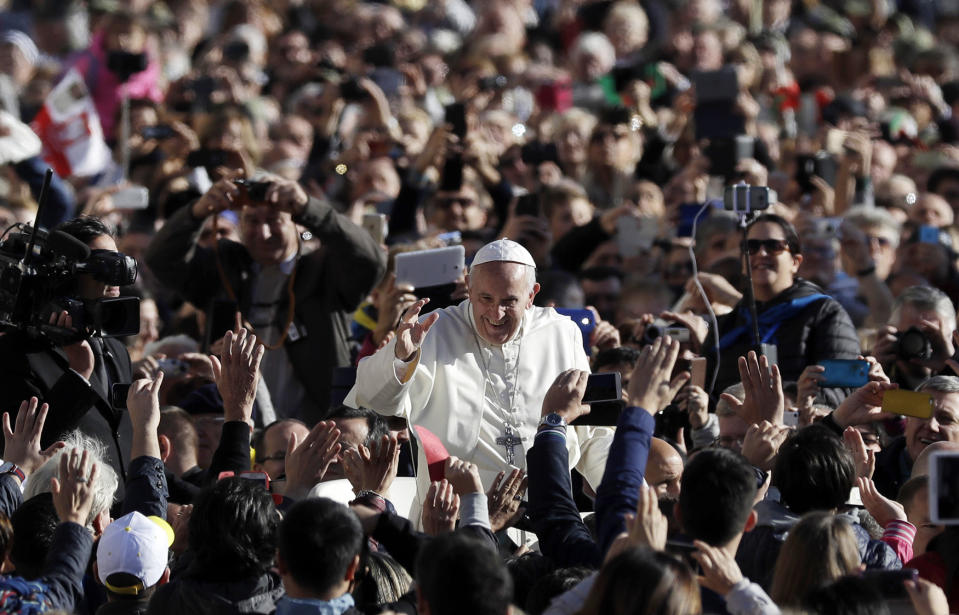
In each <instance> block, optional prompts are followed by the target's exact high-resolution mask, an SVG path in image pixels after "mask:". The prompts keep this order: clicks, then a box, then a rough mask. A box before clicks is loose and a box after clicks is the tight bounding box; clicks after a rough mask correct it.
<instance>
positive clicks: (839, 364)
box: [817, 359, 869, 389]
mask: <svg viewBox="0 0 959 615" xmlns="http://www.w3.org/2000/svg"><path fill="white" fill-rule="evenodd" d="M817 365H822V366H823V367H825V368H826V371H824V372H823V373H822V380H820V381H819V386H821V387H846V388H856V389H858V388H859V387H861V386H865V384H866V383H867V382H869V362H868V361H860V360H858V359H825V360H823V361H819V362H818V363H817Z"/></svg>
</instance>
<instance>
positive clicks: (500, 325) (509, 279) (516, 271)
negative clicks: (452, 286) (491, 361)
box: [467, 262, 539, 345]
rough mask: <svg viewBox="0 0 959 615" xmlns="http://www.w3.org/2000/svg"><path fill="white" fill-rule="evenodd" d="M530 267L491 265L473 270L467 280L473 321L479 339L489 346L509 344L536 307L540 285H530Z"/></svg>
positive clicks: (480, 266) (502, 264)
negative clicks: (530, 310) (526, 316)
mask: <svg viewBox="0 0 959 615" xmlns="http://www.w3.org/2000/svg"><path fill="white" fill-rule="evenodd" d="M530 270H531V268H530V267H528V266H527V265H523V264H520V263H507V262H491V263H483V264H482V265H477V266H476V267H473V268H471V269H470V275H469V277H468V278H467V284H468V286H469V297H470V303H471V304H472V309H473V320H474V321H475V322H476V331H477V333H478V334H479V336H480V337H482V338H483V339H484V340H486V341H487V342H489V343H490V344H495V345H500V344H505V343H506V342H508V341H509V340H510V339H511V338H512V337H513V335H515V334H516V331H517V330H518V329H519V326H520V324H521V323H522V322H523V314H524V313H525V312H526V310H528V309H529V308H530V307H532V305H533V297H535V296H536V293H537V292H539V284H536V283H533V284H532V285H531V284H530V281H531V280H533V279H534V278H533V275H531V273H530Z"/></svg>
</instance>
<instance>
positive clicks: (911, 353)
mask: <svg viewBox="0 0 959 615" xmlns="http://www.w3.org/2000/svg"><path fill="white" fill-rule="evenodd" d="M898 337H899V348H898V352H897V354H898V355H899V357H900V358H902V359H905V360H907V361H908V360H910V359H928V358H930V357H931V356H932V343H931V342H930V341H929V338H927V337H926V334H925V333H923V332H922V331H920V330H919V329H917V328H916V327H911V328H909V329H908V330H906V331H904V332H902V333H900V334H899V336H898Z"/></svg>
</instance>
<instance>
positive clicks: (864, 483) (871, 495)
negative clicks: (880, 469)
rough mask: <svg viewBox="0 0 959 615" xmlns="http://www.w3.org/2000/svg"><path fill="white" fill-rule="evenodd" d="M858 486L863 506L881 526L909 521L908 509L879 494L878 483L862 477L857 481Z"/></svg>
mask: <svg viewBox="0 0 959 615" xmlns="http://www.w3.org/2000/svg"><path fill="white" fill-rule="evenodd" d="M856 485H857V486H858V487H859V497H860V498H862V504H863V506H865V507H866V511H868V512H869V514H870V515H872V518H873V519H875V520H876V523H878V524H879V525H880V526H882V527H886V524H888V523H889V522H890V521H908V519H907V518H906V509H905V508H903V506H902V504H900V503H899V502H897V501H895V500H890V499H889V498H887V497H885V496H884V495H882V494H881V493H879V490H878V489H876V483H874V482H872V479H871V478H865V477H862V476H860V477H859V478H857V479H856Z"/></svg>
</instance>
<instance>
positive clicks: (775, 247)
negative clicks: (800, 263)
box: [746, 239, 789, 255]
mask: <svg viewBox="0 0 959 615" xmlns="http://www.w3.org/2000/svg"><path fill="white" fill-rule="evenodd" d="M760 249H765V250H766V254H779V253H781V252H788V251H789V244H788V243H786V240H785V239H747V240H746V251H747V252H749V254H750V255H756V254H759V250H760Z"/></svg>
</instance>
